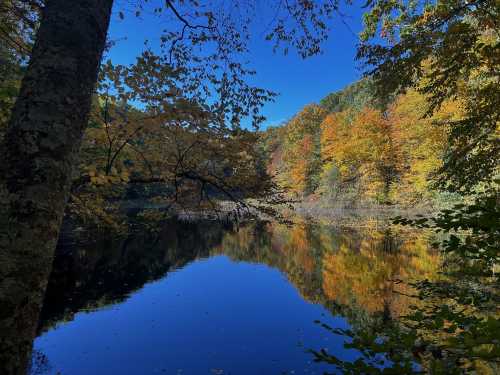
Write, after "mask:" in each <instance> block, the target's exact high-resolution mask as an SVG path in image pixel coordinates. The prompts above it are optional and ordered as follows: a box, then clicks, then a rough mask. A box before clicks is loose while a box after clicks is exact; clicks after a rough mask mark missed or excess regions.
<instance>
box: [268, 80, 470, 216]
mask: <svg viewBox="0 0 500 375" xmlns="http://www.w3.org/2000/svg"><path fill="white" fill-rule="evenodd" d="M374 91H375V90H374V84H373V82H372V81H370V80H369V79H363V80H361V81H359V82H356V83H354V84H352V85H350V86H348V87H346V88H345V89H343V90H341V91H338V92H335V93H332V94H330V95H328V96H327V97H325V98H324V99H323V100H321V102H320V103H319V104H310V105H308V106H306V107H304V108H303V109H302V110H301V111H300V112H299V113H297V114H296V115H295V116H294V117H293V118H292V119H291V120H290V121H288V122H286V123H285V124H284V125H283V126H281V127H273V128H269V129H267V130H266V131H264V132H263V133H262V134H261V142H262V150H263V152H264V153H265V155H266V157H267V160H268V164H267V168H268V171H269V173H270V174H271V175H273V176H274V178H275V180H276V181H277V183H278V184H279V185H280V186H281V187H283V188H284V189H286V190H287V191H288V192H289V193H290V194H292V195H293V196H294V197H295V198H298V199H300V200H308V199H309V200H315V201H318V200H319V202H320V203H319V204H323V205H327V206H330V205H335V206H342V207H365V206H376V205H397V206H399V207H403V208H404V207H413V206H415V205H420V206H422V207H424V206H426V205H428V206H434V205H438V204H440V203H443V201H446V200H450V199H451V198H452V196H451V195H450V194H445V193H443V192H439V191H437V189H436V188H435V186H433V180H434V179H435V178H436V177H437V174H438V173H439V171H440V170H441V168H442V167H443V160H444V158H445V154H446V139H447V137H448V134H449V125H448V123H449V121H451V120H458V119H460V118H461V116H462V115H461V111H462V109H461V104H460V100H459V99H456V100H453V101H452V100H450V101H447V102H446V103H445V104H444V105H443V106H442V107H441V108H440V109H439V111H436V113H434V114H433V115H432V116H428V117H426V116H425V115H426V113H427V111H428V104H427V102H426V100H425V97H424V96H423V95H422V94H421V93H419V92H418V91H416V90H414V89H412V90H409V91H407V92H406V93H404V94H401V95H398V96H395V97H394V98H392V100H391V101H390V102H388V103H382V100H380V98H378V97H376V96H375V94H374Z"/></svg>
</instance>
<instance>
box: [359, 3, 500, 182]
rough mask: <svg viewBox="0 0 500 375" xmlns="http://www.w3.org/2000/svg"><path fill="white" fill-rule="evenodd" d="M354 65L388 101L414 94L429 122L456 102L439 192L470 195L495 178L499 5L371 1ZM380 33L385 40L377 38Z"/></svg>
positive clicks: (499, 102)
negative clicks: (458, 108) (423, 102)
mask: <svg viewBox="0 0 500 375" xmlns="http://www.w3.org/2000/svg"><path fill="white" fill-rule="evenodd" d="M368 5H369V7H370V10H369V11H368V12H367V13H366V15H365V31H364V33H363V35H362V37H363V41H364V42H363V43H362V45H361V46H360V49H359V52H358V58H360V59H361V60H363V61H364V62H365V63H366V65H367V67H368V68H369V69H370V70H369V73H368V74H369V75H370V77H372V78H373V79H374V81H375V83H376V87H377V96H381V97H385V96H386V95H389V94H391V93H393V92H401V91H404V90H406V89H407V88H409V87H416V88H417V89H418V90H419V91H420V92H422V93H423V94H424V95H425V96H426V97H427V99H428V102H429V108H428V113H427V114H428V115H432V114H433V113H435V111H436V110H437V109H438V108H439V107H440V106H441V105H442V104H443V103H444V102H446V101H447V100H455V99H457V98H460V100H461V103H462V111H463V116H462V117H461V118H458V119H453V120H448V121H446V123H447V124H448V126H449V128H450V129H451V131H450V133H449V137H448V149H447V154H446V157H445V158H444V164H443V167H442V169H441V171H440V176H439V180H438V185H439V186H440V187H441V188H446V189H448V190H450V191H463V192H469V191H471V190H473V188H474V186H475V185H476V184H477V183H478V182H481V181H483V182H488V181H489V180H491V178H492V177H494V176H495V174H497V173H498V154H499V151H500V142H499V133H498V124H499V119H500V90H498V85H499V83H500V81H499V79H500V78H499V74H498V67H499V65H500V53H499V47H500V35H499V30H500V24H499V20H500V5H499V3H498V1H496V0H477V1H465V0H458V1H436V2H432V3H429V2H427V1H403V2H394V1H388V0H372V1H369V2H368ZM377 34H379V35H380V36H381V37H382V39H385V40H383V42H381V41H380V39H379V38H376V36H377Z"/></svg>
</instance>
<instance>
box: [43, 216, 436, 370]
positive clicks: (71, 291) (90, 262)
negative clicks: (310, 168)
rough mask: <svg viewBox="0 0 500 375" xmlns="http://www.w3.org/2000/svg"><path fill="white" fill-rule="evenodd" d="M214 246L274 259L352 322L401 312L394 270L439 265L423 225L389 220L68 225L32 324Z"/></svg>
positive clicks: (255, 259)
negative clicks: (104, 228)
mask: <svg viewBox="0 0 500 375" xmlns="http://www.w3.org/2000/svg"><path fill="white" fill-rule="evenodd" d="M93 237H95V238H93ZM216 255H224V256H226V257H228V258H230V259H231V260H233V261H236V262H250V263H256V264H265V265H267V266H270V267H273V268H275V269H278V270H279V271H281V272H282V274H284V275H285V276H286V277H287V279H288V280H289V282H290V283H291V284H292V285H293V286H294V287H295V288H296V289H297V290H298V291H299V293H300V295H301V296H302V298H303V299H305V300H307V301H309V302H312V303H316V304H321V305H323V306H324V307H325V308H326V309H327V310H329V311H330V312H331V313H332V314H333V315H340V316H343V317H345V318H347V319H348V321H349V324H350V325H351V326H352V327H354V328H358V329H363V327H368V326H369V325H370V322H371V321H372V319H378V318H379V317H383V318H384V319H394V318H397V317H398V316H399V315H400V314H402V313H404V312H405V311H406V310H407V309H408V308H409V305H410V302H409V300H408V298H407V297H405V294H409V293H411V291H409V290H406V288H407V287H406V286H405V285H406V284H400V283H398V282H397V280H401V279H403V280H409V279H421V278H432V277H434V276H435V274H436V271H437V267H438V265H439V259H438V254H437V253H435V252H433V251H431V250H429V247H428V239H427V237H426V234H425V233H422V232H409V231H405V232H402V231H398V230H396V229H394V228H387V229H384V230H378V229H377V228H371V227H369V226H363V227H360V228H357V229H356V228H336V227H332V226H327V225H321V224H317V223H316V224H313V223H308V222H305V221H302V222H298V223H296V224H294V225H293V226H286V225H283V224H278V223H271V222H252V223H247V224H244V225H241V226H240V227H238V228H236V227H234V226H232V225H229V224H224V223H221V222H215V221H208V220H205V221H201V220H200V221H196V222H181V221H176V220H172V221H171V222H169V223H167V225H165V227H164V229H163V230H161V231H160V232H158V233H155V232H151V231H148V230H136V231H134V233H132V234H129V235H128V236H122V237H120V236H110V235H95V234H93V235H91V236H88V235H82V234H75V233H74V232H73V233H71V235H66V236H63V237H62V238H61V240H60V243H59V246H58V250H57V257H56V259H55V263H54V269H53V272H52V275H51V278H50V281H49V285H48V288H47V293H46V297H45V302H44V306H43V309H42V314H41V319H40V323H39V328H38V334H39V335H40V334H42V333H44V332H46V331H48V330H50V329H51V328H52V327H54V326H55V325H57V324H58V323H60V322H67V321H71V320H73V319H74V316H75V314H76V313H78V312H80V311H93V310H98V309H101V308H102V307H105V306H108V305H112V304H116V303H119V302H122V301H124V300H126V299H127V298H128V296H130V295H131V293H132V292H133V291H135V290H138V289H141V288H142V287H143V286H144V285H145V284H146V283H148V282H151V281H154V280H158V279H160V278H163V277H165V275H167V278H168V272H169V271H172V270H175V269H178V268H181V267H183V266H185V265H186V264H188V263H189V262H192V261H194V260H196V259H200V258H207V257H211V256H216ZM221 308H224V306H221ZM304 344H305V345H306V346H307V345H309V347H314V346H315V345H316V344H317V343H314V342H312V343H304ZM37 360H38V362H39V364H38V365H39V366H38V367H43V366H48V365H47V363H46V362H47V361H46V358H44V357H43V354H42V353H37V352H35V354H34V358H33V363H34V365H35V367H37V363H36V362H37Z"/></svg>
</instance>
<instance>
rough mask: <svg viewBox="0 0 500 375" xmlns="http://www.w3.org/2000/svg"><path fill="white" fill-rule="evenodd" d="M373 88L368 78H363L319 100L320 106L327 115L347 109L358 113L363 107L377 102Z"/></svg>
mask: <svg viewBox="0 0 500 375" xmlns="http://www.w3.org/2000/svg"><path fill="white" fill-rule="evenodd" d="M374 94H375V88H374V86H373V83H372V81H371V80H370V79H369V78H363V79H361V80H360V81H357V82H355V83H353V84H350V85H349V86H347V87H345V88H343V89H342V90H340V91H337V92H333V93H331V94H328V95H327V96H326V97H324V98H323V99H321V101H320V105H321V106H322V107H323V108H325V109H326V110H327V111H328V113H334V112H343V111H345V110H348V109H354V110H355V111H360V110H361V109H362V108H363V107H366V106H370V105H374V104H375V102H376V101H377V98H376V97H375V95H374Z"/></svg>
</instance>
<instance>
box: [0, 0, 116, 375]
mask: <svg viewBox="0 0 500 375" xmlns="http://www.w3.org/2000/svg"><path fill="white" fill-rule="evenodd" d="M112 3H113V0H48V1H47V2H46V7H45V9H44V11H43V15H42V20H41V24H40V29H39V31H38V34H37V39H36V43H35V46H34V48H33V53H32V56H31V60H30V64H29V67H28V69H27V72H26V75H25V77H24V79H23V82H22V86H21V91H20V94H19V97H18V99H17V102H16V104H15V106H14V109H13V112H12V115H11V120H10V122H9V128H8V131H7V134H6V138H5V144H4V148H3V151H4V155H3V160H2V163H3V166H2V167H3V169H2V171H1V179H0V183H1V184H2V185H3V186H2V187H0V190H2V192H0V196H1V195H3V198H4V199H5V200H6V201H4V202H0V203H1V205H2V206H1V207H0V210H1V211H2V212H0V214H1V215H2V216H1V217H0V231H1V233H0V373H1V374H6V375H7V374H23V373H25V372H26V370H27V365H28V361H29V359H30V354H31V347H32V342H33V339H34V335H35V330H36V326H37V324H38V317H39V312H40V308H41V304H42V301H43V295H44V292H45V288H46V285H47V280H48V277H49V274H50V271H51V268H52V260H53V255H54V249H55V246H56V243H57V239H58V235H59V228H60V224H61V221H62V218H63V214H64V208H65V205H66V201H67V198H68V194H69V191H70V184H71V177H72V171H73V169H74V167H75V165H76V160H77V157H78V152H79V148H80V143H81V139H82V135H83V131H84V129H85V127H86V125H87V121H88V113H89V110H90V103H91V97H92V93H93V90H94V86H95V82H96V79H97V72H98V67H99V63H100V60H101V56H102V51H103V48H104V44H105V41H106V34H107V29H108V24H109V19H110V15H111V7H112ZM5 202H7V203H5Z"/></svg>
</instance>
